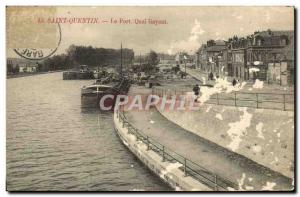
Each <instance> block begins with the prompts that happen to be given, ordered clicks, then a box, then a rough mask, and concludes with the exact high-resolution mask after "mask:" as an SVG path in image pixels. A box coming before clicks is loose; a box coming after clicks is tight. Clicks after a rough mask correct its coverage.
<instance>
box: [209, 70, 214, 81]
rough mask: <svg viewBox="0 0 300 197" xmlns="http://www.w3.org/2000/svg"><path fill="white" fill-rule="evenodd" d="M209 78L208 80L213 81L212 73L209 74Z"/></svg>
mask: <svg viewBox="0 0 300 197" xmlns="http://www.w3.org/2000/svg"><path fill="white" fill-rule="evenodd" d="M209 78H210V80H213V79H214V74H213V73H212V72H210V74H209Z"/></svg>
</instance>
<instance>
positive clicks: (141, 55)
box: [140, 52, 142, 72]
mask: <svg viewBox="0 0 300 197" xmlns="http://www.w3.org/2000/svg"><path fill="white" fill-rule="evenodd" d="M140 72H142V55H141V52H140Z"/></svg>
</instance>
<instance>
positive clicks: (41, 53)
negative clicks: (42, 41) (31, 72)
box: [14, 23, 61, 60]
mask: <svg viewBox="0 0 300 197" xmlns="http://www.w3.org/2000/svg"><path fill="white" fill-rule="evenodd" d="M57 25H58V28H57V30H58V37H57V39H56V41H55V42H56V44H55V47H53V48H15V49H14V51H15V53H16V54H18V55H19V56H21V57H23V58H25V59H29V60H42V59H45V58H48V57H50V56H51V55H53V54H54V53H55V52H56V51H57V49H58V47H59V45H60V43H61V27H60V25H59V23H57ZM54 36H56V35H54Z"/></svg>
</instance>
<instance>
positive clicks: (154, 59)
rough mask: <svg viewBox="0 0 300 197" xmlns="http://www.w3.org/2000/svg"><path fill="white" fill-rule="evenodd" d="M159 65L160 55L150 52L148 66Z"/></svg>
mask: <svg viewBox="0 0 300 197" xmlns="http://www.w3.org/2000/svg"><path fill="white" fill-rule="evenodd" d="M158 63H159V59H158V55H157V53H156V52H155V51H152V50H151V51H150V53H149V56H148V64H150V65H151V66H155V65H157V64H158Z"/></svg>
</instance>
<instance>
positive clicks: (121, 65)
mask: <svg viewBox="0 0 300 197" xmlns="http://www.w3.org/2000/svg"><path fill="white" fill-rule="evenodd" d="M122 53H123V52H122V43H121V77H122V76H123V65H122V58H123V57H122V56H123V54H122Z"/></svg>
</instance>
